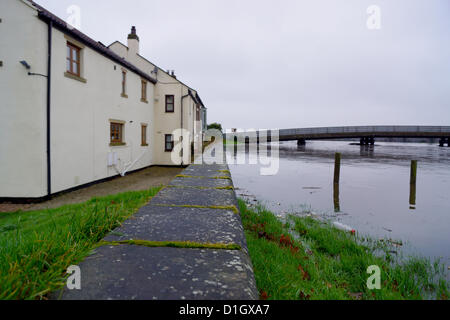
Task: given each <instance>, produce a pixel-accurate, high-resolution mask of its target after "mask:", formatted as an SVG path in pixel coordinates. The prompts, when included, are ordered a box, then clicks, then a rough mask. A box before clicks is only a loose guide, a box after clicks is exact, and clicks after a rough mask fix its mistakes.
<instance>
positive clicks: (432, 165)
mask: <svg viewBox="0 0 450 320" xmlns="http://www.w3.org/2000/svg"><path fill="white" fill-rule="evenodd" d="M336 152H340V153H342V160H341V172H340V184H339V188H334V184H333V176H334V156H335V153H336ZM237 155H238V156H239V155H240V156H247V157H248V156H249V155H248V150H246V148H245V146H244V145H239V146H238V147H237ZM235 157H236V154H235V153H234V152H227V158H228V163H229V164H230V165H229V166H230V171H231V173H232V176H233V182H234V185H235V187H236V188H238V190H237V194H238V196H240V197H244V198H250V199H253V198H254V199H257V200H259V201H261V202H262V203H263V204H264V205H266V207H268V208H269V209H271V210H272V211H274V212H275V213H277V214H278V215H281V216H282V215H285V214H287V213H293V212H294V213H295V212H302V211H305V210H312V211H313V212H315V213H317V214H318V215H322V216H324V217H326V218H328V219H330V220H331V221H338V222H340V223H343V224H345V225H348V226H351V227H352V228H354V229H355V230H357V232H358V233H360V234H365V235H371V236H372V237H375V238H390V239H394V240H401V241H402V242H403V246H402V247H403V249H402V252H403V253H407V254H413V255H419V256H422V257H428V258H432V259H434V258H441V262H442V263H443V264H444V265H445V268H446V270H447V273H450V272H449V271H448V267H449V266H450V148H448V147H443V148H440V147H438V146H437V144H424V143H388V142H377V143H376V145H375V146H360V145H355V144H351V142H349V141H308V142H307V144H306V146H297V143H296V142H294V141H292V142H280V144H279V171H278V173H277V174H275V175H272V176H262V175H260V167H261V166H260V165H250V164H240V165H234V164H232V162H233V159H235ZM411 160H417V161H418V169H417V185H416V190H415V194H414V188H411V186H410V172H411V169H410V167H411ZM337 189H338V190H337ZM411 189H412V190H411Z"/></svg>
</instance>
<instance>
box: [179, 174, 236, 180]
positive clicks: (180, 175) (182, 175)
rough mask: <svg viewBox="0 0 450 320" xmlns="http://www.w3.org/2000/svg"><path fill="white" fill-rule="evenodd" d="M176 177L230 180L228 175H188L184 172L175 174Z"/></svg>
mask: <svg viewBox="0 0 450 320" xmlns="http://www.w3.org/2000/svg"><path fill="white" fill-rule="evenodd" d="M176 178H193V179H216V180H219V179H223V180H231V178H230V177H225V176H223V177H205V176H189V175H185V174H179V175H177V176H176Z"/></svg>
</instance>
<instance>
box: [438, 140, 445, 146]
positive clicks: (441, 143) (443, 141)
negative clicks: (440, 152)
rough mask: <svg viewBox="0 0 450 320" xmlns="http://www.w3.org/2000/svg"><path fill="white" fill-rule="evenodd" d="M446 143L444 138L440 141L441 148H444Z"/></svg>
mask: <svg viewBox="0 0 450 320" xmlns="http://www.w3.org/2000/svg"><path fill="white" fill-rule="evenodd" d="M444 143H445V139H444V138H441V139H439V147H443V146H444Z"/></svg>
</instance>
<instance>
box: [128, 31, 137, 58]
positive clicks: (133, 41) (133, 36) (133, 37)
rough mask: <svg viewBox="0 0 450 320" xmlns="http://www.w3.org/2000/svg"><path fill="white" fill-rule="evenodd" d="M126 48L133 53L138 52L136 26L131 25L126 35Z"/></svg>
mask: <svg viewBox="0 0 450 320" xmlns="http://www.w3.org/2000/svg"><path fill="white" fill-rule="evenodd" d="M128 49H129V50H130V51H131V52H132V53H135V54H139V37H138V35H137V33H136V27H135V26H132V27H131V33H130V34H129V35H128Z"/></svg>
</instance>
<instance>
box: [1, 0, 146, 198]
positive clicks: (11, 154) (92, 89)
mask: <svg viewBox="0 0 450 320" xmlns="http://www.w3.org/2000/svg"><path fill="white" fill-rule="evenodd" d="M3 13H8V15H7V16H6V15H5V16H1V17H0V18H2V23H0V28H1V32H0V48H1V50H0V55H1V56H0V60H2V61H3V67H0V96H1V97H2V99H1V101H2V102H1V108H0V130H1V131H0V150H1V153H0V161H1V165H0V176H1V181H2V183H1V184H0V197H42V196H45V195H46V189H47V185H46V174H47V173H46V142H45V139H46V122H45V117H46V111H45V109H46V90H47V83H46V82H47V79H46V78H43V77H36V76H28V75H27V72H26V70H25V68H24V67H23V66H22V65H20V64H19V61H20V60H22V59H25V60H27V62H28V63H29V64H30V65H31V66H32V70H31V71H32V72H39V73H43V74H46V71H47V63H46V56H47V24H46V23H44V22H42V21H41V20H39V19H38V18H37V13H36V11H35V10H34V9H32V8H31V7H29V6H27V5H26V4H24V2H22V1H21V0H2V1H1V2H0V15H3ZM52 41H53V49H52V103H51V132H52V134H51V136H52V139H51V147H52V152H51V166H52V192H53V193H55V192H59V191H63V190H66V189H69V188H73V187H77V186H80V185H83V184H86V183H90V182H93V181H96V180H99V179H103V178H106V177H110V176H115V175H117V171H116V170H115V169H114V168H112V167H108V165H107V159H108V153H109V152H117V154H118V158H119V167H123V166H124V165H125V164H127V163H131V162H133V161H134V160H136V159H137V158H138V157H140V156H141V155H143V156H142V157H141V158H140V160H139V161H138V162H137V163H136V164H135V166H134V167H132V168H131V169H130V170H136V169H139V168H143V167H147V166H150V165H152V164H153V150H152V145H153V141H152V140H153V135H152V131H153V130H154V129H153V125H154V121H153V113H154V110H153V108H154V85H153V84H152V83H150V82H148V84H147V85H148V87H147V100H148V103H144V102H141V77H140V76H139V75H137V74H135V73H133V72H131V71H129V70H128V73H127V94H128V98H123V97H121V92H122V90H121V82H122V66H121V65H119V64H117V63H115V62H113V61H112V60H110V59H108V58H106V57H104V56H103V55H101V54H99V53H97V52H96V51H94V50H92V49H91V48H89V47H84V48H83V49H82V64H83V67H82V74H81V77H83V78H85V79H86V80H87V82H86V83H83V82H80V81H77V80H74V79H70V78H67V77H65V76H64V73H65V71H66V43H67V39H66V38H65V36H64V34H63V33H62V32H61V31H59V30H56V29H53V39H52ZM75 41H76V40H75ZM109 119H116V120H122V121H126V124H125V130H124V142H125V143H126V145H125V146H121V147H110V146H109V142H110V136H109V135H110V122H109ZM141 123H147V124H148V133H147V142H148V144H149V146H148V147H143V146H141Z"/></svg>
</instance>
